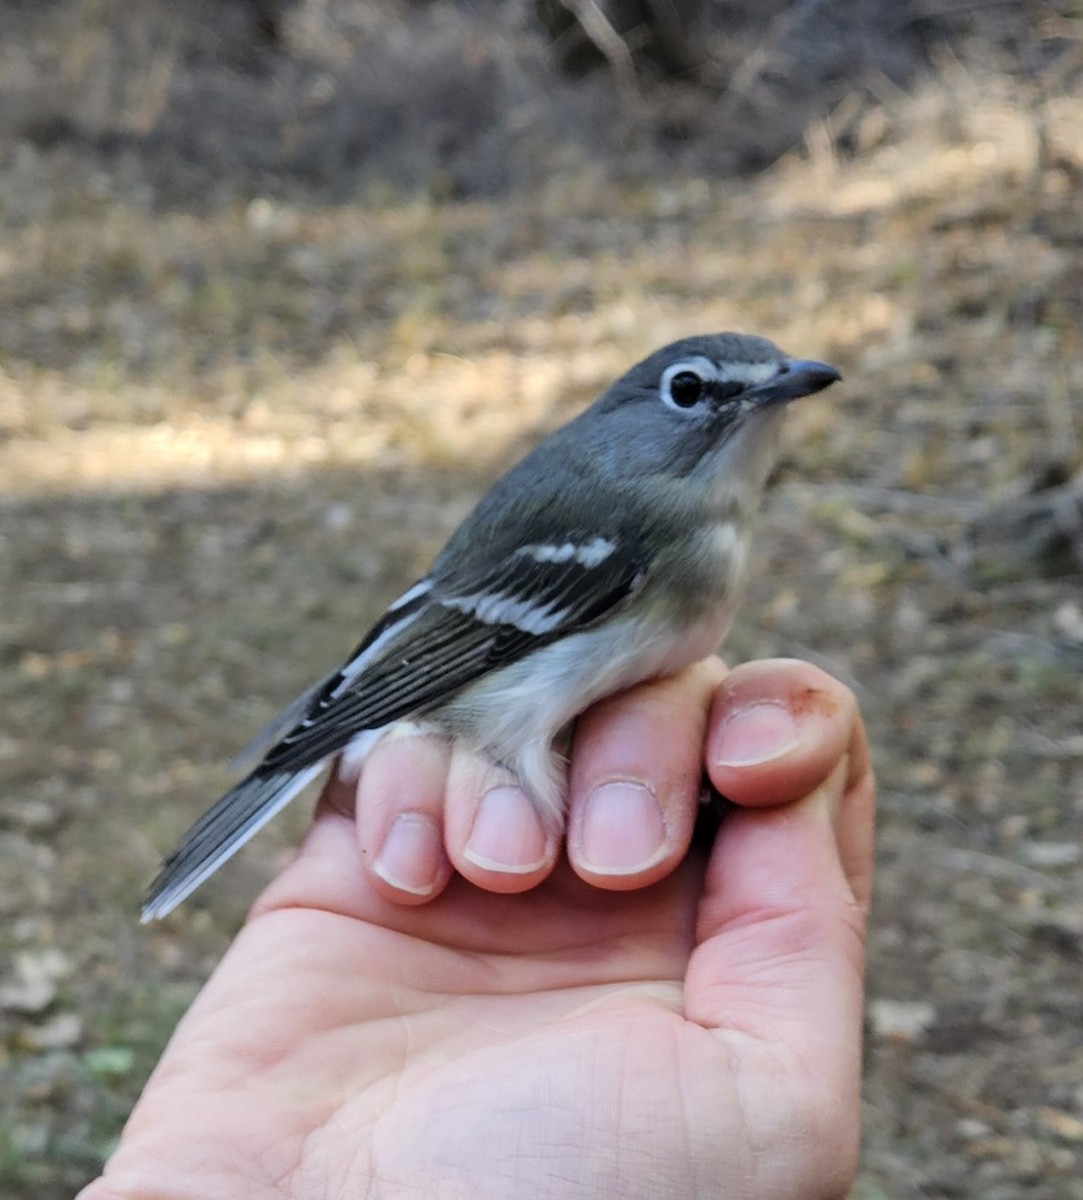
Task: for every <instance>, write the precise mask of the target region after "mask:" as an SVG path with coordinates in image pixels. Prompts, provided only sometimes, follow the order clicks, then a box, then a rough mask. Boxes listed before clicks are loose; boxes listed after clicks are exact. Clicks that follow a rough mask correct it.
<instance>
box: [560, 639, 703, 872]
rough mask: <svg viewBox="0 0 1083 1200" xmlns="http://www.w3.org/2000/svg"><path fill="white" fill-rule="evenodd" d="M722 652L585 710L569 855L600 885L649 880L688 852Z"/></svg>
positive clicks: (575, 762)
mask: <svg viewBox="0 0 1083 1200" xmlns="http://www.w3.org/2000/svg"><path fill="white" fill-rule="evenodd" d="M724 675H725V667H723V665H722V663H721V662H720V661H719V660H718V659H717V658H711V659H707V660H705V661H704V662H700V663H696V664H695V665H694V666H692V667H689V668H688V669H687V670H685V671H682V672H681V673H680V674H679V675H676V676H674V677H672V678H670V679H661V680H654V681H652V682H650V683H644V684H640V685H639V686H638V687H634V688H632V689H631V690H629V691H627V692H623V693H621V694H620V695H617V696H612V697H610V698H609V699H607V700H603V701H602V702H601V703H600V704H596V705H595V706H594V707H593V708H592V709H590V710H588V712H586V713H585V714H584V715H583V716H582V717H580V719H579V723H578V725H577V727H576V732H575V738H574V741H573V749H572V760H571V775H570V780H569V805H570V808H569V823H568V857H569V859H570V861H571V864H572V866H573V868H574V869H575V871H576V873H577V874H578V875H579V876H580V877H581V878H582V879H585V880H586V881H587V882H588V883H592V884H594V885H595V886H596V887H601V888H607V889H610V890H613V891H625V890H629V889H632V888H640V887H646V886H647V885H648V884H651V883H654V882H656V881H657V880H659V879H661V878H663V877H664V876H666V875H668V874H669V872H670V871H672V870H673V868H674V867H675V866H676V865H677V864H678V863H679V862H680V861H681V859H682V858H683V857H684V855H685V853H686V851H687V850H688V843H689V840H690V839H691V836H692V828H693V825H694V823H695V817H696V809H697V806H698V804H699V797H700V791H701V787H702V779H703V742H704V734H705V731H706V728H707V715H708V712H709V710H710V707H711V698H712V696H713V694H714V692H715V689H716V688H717V687H718V685H719V683H720V681H721V680H722V678H723V677H724Z"/></svg>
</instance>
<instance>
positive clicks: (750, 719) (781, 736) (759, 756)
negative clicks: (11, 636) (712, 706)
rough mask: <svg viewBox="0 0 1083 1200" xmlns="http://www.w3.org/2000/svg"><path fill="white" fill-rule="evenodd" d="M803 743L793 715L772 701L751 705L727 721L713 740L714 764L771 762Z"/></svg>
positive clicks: (742, 764)
mask: <svg viewBox="0 0 1083 1200" xmlns="http://www.w3.org/2000/svg"><path fill="white" fill-rule="evenodd" d="M800 741H801V738H800V731H799V730H798V728H797V722H796V721H795V720H794V719H793V714H792V713H791V712H790V710H789V709H788V708H786V707H785V706H784V705H781V704H776V703H775V702H774V701H773V700H765V701H763V702H762V703H760V704H750V705H749V706H748V707H747V708H740V709H738V710H737V711H736V712H734V713H731V714H730V715H729V717H727V718H726V721H725V723H724V724H723V726H722V728H721V729H720V730H719V731H718V734H717V735H716V737H715V740H714V746H713V752H712V754H711V761H712V762H713V763H714V764H715V765H716V766H720V767H747V766H751V765H752V764H754V763H762V762H770V761H771V759H773V758H778V757H779V756H780V755H783V754H785V753H786V752H787V751H789V750H792V749H793V748H794V747H795V746H796V745H798V743H799V742H800Z"/></svg>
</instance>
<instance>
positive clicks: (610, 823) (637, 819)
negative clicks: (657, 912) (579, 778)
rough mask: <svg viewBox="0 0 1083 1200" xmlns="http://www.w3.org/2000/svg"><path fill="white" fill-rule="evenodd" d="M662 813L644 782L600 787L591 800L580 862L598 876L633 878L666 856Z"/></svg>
mask: <svg viewBox="0 0 1083 1200" xmlns="http://www.w3.org/2000/svg"><path fill="white" fill-rule="evenodd" d="M668 847H669V840H668V837H667V834H666V823H665V820H664V819H663V817H662V810H661V808H659V807H658V801H657V800H656V799H655V798H654V796H653V794H652V793H651V791H650V789H649V788H647V787H644V785H643V784H641V783H631V782H628V781H626V780H615V781H614V782H612V783H603V784H599V786H598V787H596V788H595V789H594V791H593V792H591V794H590V795H589V796H588V797H587V804H586V809H585V811H584V813H583V823H582V826H581V827H580V834H579V854H578V858H579V863H580V865H581V866H583V867H586V868H587V869H588V870H590V871H593V872H594V873H595V874H596V875H631V874H633V873H634V872H636V871H645V870H646V869H647V868H648V867H651V866H653V865H654V864H655V863H656V862H658V861H660V860H661V859H662V858H664V857H665V854H666V851H667V849H668Z"/></svg>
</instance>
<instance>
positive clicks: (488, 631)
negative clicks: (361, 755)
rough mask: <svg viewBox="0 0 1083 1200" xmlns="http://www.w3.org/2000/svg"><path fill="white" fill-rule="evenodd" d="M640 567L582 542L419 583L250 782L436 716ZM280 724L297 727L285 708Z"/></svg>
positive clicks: (627, 548)
mask: <svg viewBox="0 0 1083 1200" xmlns="http://www.w3.org/2000/svg"><path fill="white" fill-rule="evenodd" d="M648 566H649V558H648V555H647V554H646V552H645V550H644V548H643V547H642V545H640V544H638V543H635V544H633V543H631V542H630V541H628V540H627V539H618V538H606V537H601V536H597V535H584V536H579V537H574V536H573V537H569V538H567V539H566V540H564V541H561V542H559V543H556V544H538V545H531V546H522V547H519V548H518V549H516V550H515V551H513V552H511V553H510V554H508V555H506V556H505V557H503V558H502V559H500V560H498V561H497V562H496V563H495V564H491V565H489V566H488V567H486V568H484V569H480V570H479V569H473V570H466V571H457V572H456V571H452V572H448V573H445V574H443V575H441V576H437V577H435V578H428V579H424V580H422V581H421V582H420V583H418V584H416V585H415V586H414V587H413V588H411V589H410V590H409V591H408V592H407V593H406V594H405V595H404V596H403V597H402V598H401V599H400V600H399V601H397V602H396V603H395V604H393V605H392V606H391V608H390V609H388V611H387V614H386V615H385V616H384V618H383V619H382V620H381V621H380V622H379V623H378V624H377V625H376V626H375V628H374V629H373V630H372V631H371V632H370V633H369V635H368V637H366V639H365V640H364V641H363V642H362V643H361V645H360V646H359V647H358V648H357V650H356V651H355V652H354V654H353V655H352V656H351V657H350V659H349V661H348V662H347V663H346V664H345V665H344V666H343V667H342V668H341V670H339V671H337V672H335V674H334V675H331V676H329V677H328V678H327V679H326V680H325V681H324V682H323V684H322V686H321V687H320V689H319V691H318V692H316V693H310V694H309V696H308V698H309V703H308V705H307V711H305V712H304V715H303V716H301V717H300V719H298V720H296V724H295V725H294V726H293V728H292V729H290V730H289V732H287V733H286V734H285V736H284V737H282V739H281V741H279V742H278V744H277V745H276V746H274V748H273V749H272V750H271V752H270V753H269V754H268V755H267V757H266V759H265V760H264V761H263V763H262V764H261V765H260V766H259V768H257V774H264V773H272V772H273V773H278V772H283V771H294V770H301V769H303V768H304V767H306V766H309V765H310V764H312V763H314V762H317V761H319V760H321V759H324V758H326V757H327V756H328V755H330V754H333V753H335V751H337V750H339V749H341V748H342V747H343V746H344V745H345V744H346V743H347V742H348V741H349V740H350V738H352V737H353V736H354V734H356V733H359V732H361V731H362V730H366V729H378V728H380V727H382V726H384V725H387V724H388V723H390V722H392V721H396V720H399V719H401V718H404V717H409V716H415V715H420V714H422V713H425V712H427V711H429V710H431V709H433V708H436V707H438V706H439V705H440V704H442V703H443V702H444V701H445V700H447V699H448V698H450V697H451V696H453V695H454V694H455V693H456V692H458V691H459V690H461V689H462V688H464V687H466V686H467V685H468V684H470V683H473V682H474V681H475V680H477V679H479V678H481V677H482V676H483V675H486V674H488V673H489V672H491V671H495V670H498V669H500V668H501V667H505V666H508V665H509V664H511V663H513V662H515V661H516V660H517V659H520V658H522V657H523V656H524V655H526V654H529V653H530V652H531V651H532V650H534V649H537V648H538V647H540V646H542V645H546V644H548V643H549V642H552V641H554V640H556V639H557V638H560V637H565V636H567V635H568V634H569V633H575V632H577V631H578V630H580V629H583V628H586V627H587V626H588V625H590V624H592V623H593V622H594V621H596V620H597V619H598V618H599V617H601V616H602V615H603V614H604V613H607V612H609V611H610V610H611V609H612V608H613V607H614V606H615V605H617V604H619V603H620V602H621V601H622V600H624V599H625V598H626V597H628V596H629V595H630V594H631V593H632V592H634V591H635V590H636V589H637V588H638V586H639V584H640V582H641V581H642V579H643V578H644V576H645V574H646V571H647V568H648ZM287 712H288V713H289V715H291V716H297V715H299V710H298V708H297V707H296V706H291V708H290V709H289V710H287ZM284 715H285V714H284Z"/></svg>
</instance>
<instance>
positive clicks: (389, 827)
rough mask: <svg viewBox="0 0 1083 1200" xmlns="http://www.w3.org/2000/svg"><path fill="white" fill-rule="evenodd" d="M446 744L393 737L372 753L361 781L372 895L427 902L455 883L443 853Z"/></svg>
mask: <svg viewBox="0 0 1083 1200" xmlns="http://www.w3.org/2000/svg"><path fill="white" fill-rule="evenodd" d="M450 761H451V745H450V743H449V741H448V739H447V738H444V737H440V736H438V735H436V734H432V733H418V732H416V731H411V730H409V729H407V730H404V731H402V732H397V731H393V732H391V733H390V734H388V735H387V736H385V737H384V738H382V739H381V740H380V741H379V742H377V744H376V745H375V746H374V747H373V748H372V750H371V751H370V752H369V754H368V757H367V758H366V759H365V764H364V766H363V768H362V771H361V777H360V779H359V781H358V783H357V844H358V847H359V849H360V852H361V862H362V864H363V869H364V870H365V872H366V874H367V875H368V877H369V881H370V882H371V884H372V887H373V889H374V890H375V891H376V892H378V893H379V894H380V895H381V896H383V897H384V898H385V899H388V900H393V901H395V902H396V903H399V904H424V903H426V902H427V901H429V900H432V899H433V898H434V897H435V896H438V895H439V894H440V892H442V891H443V890H444V888H445V887H446V886H447V882H448V880H449V879H450V878H451V863H450V861H449V860H448V857H447V853H446V852H445V850H444V821H443V811H444V787H445V784H446V781H447V775H448V769H449V766H450Z"/></svg>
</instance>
